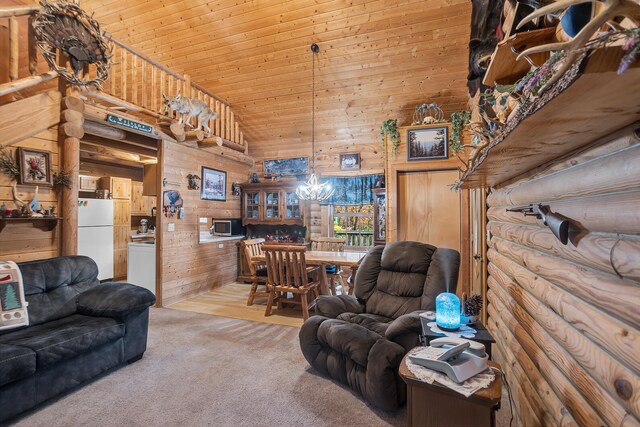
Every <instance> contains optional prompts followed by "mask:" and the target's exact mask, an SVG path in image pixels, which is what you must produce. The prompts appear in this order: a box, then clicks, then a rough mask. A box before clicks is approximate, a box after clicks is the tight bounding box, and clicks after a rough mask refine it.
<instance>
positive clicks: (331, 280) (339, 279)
mask: <svg viewBox="0 0 640 427" xmlns="http://www.w3.org/2000/svg"><path fill="white" fill-rule="evenodd" d="M346 246H347V239H346V238H344V239H342V238H339V237H312V238H311V250H312V251H327V252H344V250H345V247H346ZM325 268H326V270H327V281H328V283H327V284H328V285H329V289H331V294H332V295H336V283H338V284H339V285H340V286H342V288H341V289H342V293H349V291H348V289H347V288H348V285H347V281H346V277H345V272H344V270H342V268H341V267H340V266H337V265H327V266H325Z"/></svg>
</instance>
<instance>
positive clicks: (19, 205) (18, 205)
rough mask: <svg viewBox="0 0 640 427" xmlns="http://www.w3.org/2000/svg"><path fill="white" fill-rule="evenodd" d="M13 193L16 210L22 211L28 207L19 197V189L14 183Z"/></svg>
mask: <svg viewBox="0 0 640 427" xmlns="http://www.w3.org/2000/svg"><path fill="white" fill-rule="evenodd" d="M12 193H13V203H14V204H15V205H16V209H21V208H22V207H23V206H25V205H26V203H25V202H24V200H22V199H21V198H20V197H18V189H17V186H16V183H15V182H14V183H13V187H12Z"/></svg>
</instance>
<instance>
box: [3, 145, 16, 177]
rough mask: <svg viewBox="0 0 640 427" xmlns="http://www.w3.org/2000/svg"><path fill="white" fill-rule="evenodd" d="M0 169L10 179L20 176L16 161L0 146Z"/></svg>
mask: <svg viewBox="0 0 640 427" xmlns="http://www.w3.org/2000/svg"><path fill="white" fill-rule="evenodd" d="M0 171H1V172H2V173H3V174H5V175H6V176H8V177H9V178H10V179H18V177H19V176H20V166H19V164H18V161H17V160H16V159H15V158H14V157H13V156H12V155H11V154H10V153H9V152H8V151H7V150H6V149H5V148H0Z"/></svg>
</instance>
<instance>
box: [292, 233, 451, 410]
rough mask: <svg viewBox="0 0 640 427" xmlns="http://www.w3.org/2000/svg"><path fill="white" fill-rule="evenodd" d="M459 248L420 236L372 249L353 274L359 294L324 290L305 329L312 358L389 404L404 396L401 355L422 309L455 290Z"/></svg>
mask: <svg viewBox="0 0 640 427" xmlns="http://www.w3.org/2000/svg"><path fill="white" fill-rule="evenodd" d="M459 266H460V254H459V253H458V252H457V251H455V250H453V249H445V248H436V247H435V246H432V245H427V244H424V243H418V242H396V243H391V244H388V245H386V246H385V247H382V246H379V247H375V248H373V249H372V250H371V251H370V252H369V253H368V254H367V256H366V257H365V259H364V260H363V262H362V265H361V266H360V268H359V269H358V272H357V274H356V278H355V296H350V295H338V296H320V297H319V298H318V300H317V305H316V312H317V315H316V316H312V317H310V318H309V319H308V320H307V321H306V322H305V323H304V324H303V326H302V328H301V330H300V347H301V349H302V352H303V354H304V356H305V358H306V359H307V361H308V362H309V363H310V364H311V366H313V367H314V368H315V369H316V370H318V371H319V372H321V373H322V374H324V375H326V376H329V377H331V378H333V379H334V380H336V381H339V382H341V383H343V384H346V385H348V386H349V387H351V388H352V389H353V390H355V391H356V392H357V393H359V394H360V395H362V396H363V397H364V399H365V400H367V401H368V402H370V403H372V404H374V405H375V406H377V407H379V408H381V409H384V410H395V409H397V408H398V407H400V406H401V405H403V404H404V402H405V401H406V387H405V385H404V383H403V381H402V380H401V379H400V377H399V375H398V367H399V366H400V361H401V360H402V358H403V357H404V355H405V354H406V353H407V352H408V351H409V350H410V349H411V348H413V347H415V346H416V345H417V344H418V342H419V334H420V333H421V325H420V318H419V313H420V312H421V311H424V310H435V298H436V296H437V295H438V294H440V293H441V292H445V291H446V290H447V289H449V291H450V292H455V290H456V284H457V281H458V270H459Z"/></svg>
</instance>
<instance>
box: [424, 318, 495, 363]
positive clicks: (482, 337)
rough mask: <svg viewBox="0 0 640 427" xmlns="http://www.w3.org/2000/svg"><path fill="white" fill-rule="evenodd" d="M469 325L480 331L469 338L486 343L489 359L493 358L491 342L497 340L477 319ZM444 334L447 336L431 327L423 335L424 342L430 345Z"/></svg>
mask: <svg viewBox="0 0 640 427" xmlns="http://www.w3.org/2000/svg"><path fill="white" fill-rule="evenodd" d="M434 322H435V320H434ZM469 326H470V327H472V328H473V329H475V330H476V331H478V333H477V334H476V336H475V337H473V338H469V339H470V340H471V341H477V342H479V343H482V344H484V347H485V349H486V350H485V351H486V352H487V354H488V355H489V359H491V344H493V343H495V342H496V340H495V339H493V337H492V336H491V334H490V333H489V331H488V330H487V328H485V327H484V325H483V324H482V322H480V321H477V322H475V323H474V324H473V325H469ZM444 336H445V335H444V334H438V333H435V332H433V331H432V330H431V329H429V330H428V331H427V332H426V333H425V334H423V335H422V343H423V344H424V345H429V343H430V342H431V340H433V339H436V338H442V337H444Z"/></svg>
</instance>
